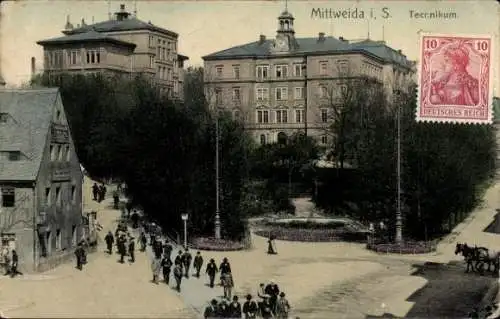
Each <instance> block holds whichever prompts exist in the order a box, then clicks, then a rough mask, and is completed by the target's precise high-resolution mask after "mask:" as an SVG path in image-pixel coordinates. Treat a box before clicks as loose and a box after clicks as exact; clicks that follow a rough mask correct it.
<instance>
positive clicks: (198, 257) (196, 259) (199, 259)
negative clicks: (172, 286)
mask: <svg viewBox="0 0 500 319" xmlns="http://www.w3.org/2000/svg"><path fill="white" fill-rule="evenodd" d="M202 266H203V257H201V253H200V252H199V251H198V252H196V256H195V257H194V261H193V267H194V269H196V277H197V278H200V270H201V267H202Z"/></svg>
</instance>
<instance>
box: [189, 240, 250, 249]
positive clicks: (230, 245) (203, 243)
mask: <svg viewBox="0 0 500 319" xmlns="http://www.w3.org/2000/svg"><path fill="white" fill-rule="evenodd" d="M191 248H192V249H198V250H208V251H237V250H244V249H246V248H247V247H246V246H245V244H244V243H242V242H239V241H231V240H227V239H215V238H213V237H198V238H195V239H193V241H192V242H191Z"/></svg>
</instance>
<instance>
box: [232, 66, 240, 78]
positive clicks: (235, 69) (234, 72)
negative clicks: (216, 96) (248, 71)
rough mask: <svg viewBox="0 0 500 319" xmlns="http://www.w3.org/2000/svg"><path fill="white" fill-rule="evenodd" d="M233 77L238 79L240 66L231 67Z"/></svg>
mask: <svg viewBox="0 0 500 319" xmlns="http://www.w3.org/2000/svg"><path fill="white" fill-rule="evenodd" d="M233 75H234V78H235V79H239V78H240V66H239V65H233Z"/></svg>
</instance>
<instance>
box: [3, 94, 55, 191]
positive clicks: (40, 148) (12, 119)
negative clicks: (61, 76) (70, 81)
mask: <svg viewBox="0 0 500 319" xmlns="http://www.w3.org/2000/svg"><path fill="white" fill-rule="evenodd" d="M58 100H59V102H60V101H61V98H60V96H59V91H58V89H40V90H2V91H0V113H7V114H9V120H8V121H7V123H1V124H0V151H19V152H21V153H22V154H23V155H24V156H26V157H27V158H28V159H23V158H21V160H19V161H8V160H0V180H2V181H35V180H36V177H37V175H38V170H39V168H40V164H41V161H42V157H43V153H44V150H45V145H46V140H47V134H48V132H49V128H50V123H51V119H52V113H53V109H54V106H55V104H56V103H57V102H58Z"/></svg>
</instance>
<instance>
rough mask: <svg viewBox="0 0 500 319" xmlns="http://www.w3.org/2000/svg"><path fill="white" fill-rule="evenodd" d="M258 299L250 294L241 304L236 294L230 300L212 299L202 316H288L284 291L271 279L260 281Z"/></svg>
mask: <svg viewBox="0 0 500 319" xmlns="http://www.w3.org/2000/svg"><path fill="white" fill-rule="evenodd" d="M257 296H258V297H259V299H260V300H259V301H255V300H254V299H253V297H252V295H251V294H248V295H247V296H246V301H245V303H244V304H243V306H241V304H240V303H239V301H238V296H233V298H232V302H230V303H228V301H226V300H224V299H223V300H221V301H220V302H219V301H217V299H212V301H211V302H210V304H209V305H208V306H207V307H206V308H205V312H204V317H205V318H206V319H209V318H210V319H215V318H242V317H243V318H245V319H253V318H263V319H271V318H279V319H286V318H288V315H289V312H290V303H289V302H288V300H287V299H286V297H285V293H284V292H282V291H281V292H280V290H279V287H278V285H277V284H276V283H275V282H274V281H273V280H271V281H270V282H269V283H268V284H267V285H265V284H264V283H261V284H260V285H259V289H258V292H257Z"/></svg>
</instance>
